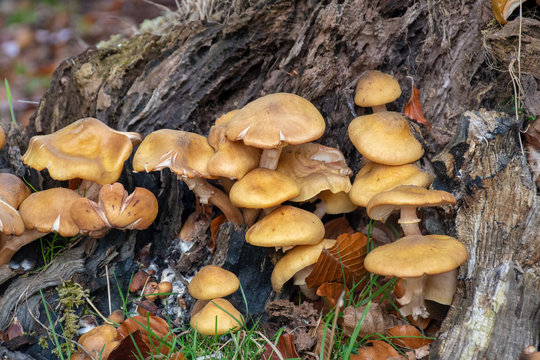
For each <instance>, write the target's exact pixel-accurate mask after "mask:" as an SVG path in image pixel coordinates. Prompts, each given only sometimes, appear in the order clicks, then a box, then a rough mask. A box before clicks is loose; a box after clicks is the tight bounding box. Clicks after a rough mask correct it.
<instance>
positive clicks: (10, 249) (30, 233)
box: [0, 230, 47, 265]
mask: <svg viewBox="0 0 540 360" xmlns="http://www.w3.org/2000/svg"><path fill="white" fill-rule="evenodd" d="M45 235H47V233H42V232H40V231H37V230H26V231H25V232H24V233H23V234H22V235H19V236H14V235H11V236H10V235H6V234H0V265H5V264H9V262H10V261H11V258H12V257H13V255H15V253H16V252H17V251H19V249H20V248H22V247H23V246H25V245H27V244H30V243H31V242H32V241H34V240H37V239H39V238H40V237H42V236H45Z"/></svg>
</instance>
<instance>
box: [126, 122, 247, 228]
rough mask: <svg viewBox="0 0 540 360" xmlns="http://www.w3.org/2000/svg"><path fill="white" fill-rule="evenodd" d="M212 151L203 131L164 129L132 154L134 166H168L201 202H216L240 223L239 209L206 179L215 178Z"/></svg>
mask: <svg viewBox="0 0 540 360" xmlns="http://www.w3.org/2000/svg"><path fill="white" fill-rule="evenodd" d="M213 154H214V150H213V149H212V147H211V146H210V145H209V144H208V141H207V139H206V137H204V136H202V135H198V134H195V133H190V132H186V131H181V130H171V129H162V130H157V131H154V132H152V133H151V134H149V135H147V136H146V137H145V138H144V140H143V142H142V143H141V145H140V146H139V148H138V149H137V151H136V152H135V156H134V157H133V169H134V170H135V171H146V172H150V171H156V170H161V169H164V168H166V167H167V168H169V169H170V170H171V171H172V172H174V173H175V174H176V175H177V176H178V179H180V180H182V181H183V182H184V183H185V184H186V185H187V186H188V188H189V189H190V190H191V191H193V192H194V193H195V195H196V196H197V197H198V198H199V201H200V202H201V203H203V204H208V203H211V204H213V205H215V206H217V207H218V208H219V209H220V210H221V211H222V212H223V214H224V215H225V216H226V217H227V219H228V220H229V221H230V222H232V223H235V224H241V223H243V221H244V219H243V217H242V213H241V212H240V210H238V208H236V207H235V206H233V205H232V204H231V202H230V200H229V197H228V196H227V195H226V194H225V193H224V192H223V191H221V190H219V189H218V188H217V187H215V186H213V185H211V184H209V183H208V182H207V181H206V180H205V178H213V176H212V175H210V173H209V172H208V167H207V164H208V159H209V158H210V157H211V156H212V155H213Z"/></svg>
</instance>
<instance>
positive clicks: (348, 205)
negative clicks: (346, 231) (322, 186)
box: [313, 190, 357, 219]
mask: <svg viewBox="0 0 540 360" xmlns="http://www.w3.org/2000/svg"><path fill="white" fill-rule="evenodd" d="M317 197H318V198H319V199H320V200H321V201H320V202H319V203H318V204H317V205H316V208H315V210H314V211H313V214H315V215H317V216H318V217H319V218H320V219H322V217H323V216H324V215H325V214H329V215H337V214H346V213H350V212H352V211H354V210H355V209H356V207H357V206H356V205H355V204H353V202H352V201H351V199H350V198H349V194H347V193H346V192H344V191H340V192H337V193H335V194H334V193H333V192H331V191H330V190H325V191H321V192H320V193H319V195H317Z"/></svg>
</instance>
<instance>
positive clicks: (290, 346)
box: [261, 334, 300, 360]
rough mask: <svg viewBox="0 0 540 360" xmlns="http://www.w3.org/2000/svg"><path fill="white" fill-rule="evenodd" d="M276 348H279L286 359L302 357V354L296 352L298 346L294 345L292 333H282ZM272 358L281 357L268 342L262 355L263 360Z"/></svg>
mask: <svg viewBox="0 0 540 360" xmlns="http://www.w3.org/2000/svg"><path fill="white" fill-rule="evenodd" d="M276 348H277V349H278V350H279V352H280V353H281V355H282V356H283V358H284V359H292V358H299V357H300V355H298V353H297V352H296V348H295V347H294V336H293V335H291V334H281V336H280V337H279V340H278V342H277V344H276ZM271 359H273V360H275V359H279V357H278V356H277V355H276V351H275V350H274V349H273V348H272V347H271V346H270V344H266V345H265V346H264V354H263V355H262V357H261V360H271Z"/></svg>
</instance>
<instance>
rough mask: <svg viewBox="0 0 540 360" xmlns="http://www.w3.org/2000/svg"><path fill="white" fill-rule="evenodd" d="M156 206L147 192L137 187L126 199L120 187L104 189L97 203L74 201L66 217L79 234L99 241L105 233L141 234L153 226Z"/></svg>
mask: <svg viewBox="0 0 540 360" xmlns="http://www.w3.org/2000/svg"><path fill="white" fill-rule="evenodd" d="M157 213H158V202H157V199H156V197H155V196H154V194H152V192H151V191H149V190H147V189H145V188H140V187H137V188H135V190H134V191H133V192H132V193H131V194H130V195H128V192H127V191H126V190H125V189H124V186H123V185H122V184H120V183H114V184H110V185H104V186H103V187H102V188H101V190H100V191H99V196H98V201H97V202H96V201H93V200H90V199H87V198H80V199H78V200H75V201H74V203H73V205H72V206H71V209H70V215H71V218H72V219H73V221H74V222H75V223H76V224H77V226H78V227H79V229H80V230H81V231H82V232H85V233H89V235H90V236H93V237H101V236H102V235H103V234H104V233H105V232H107V231H108V230H109V229H112V228H114V229H120V230H127V229H129V230H143V229H146V228H148V227H149V226H150V225H151V224H152V222H154V220H155V218H156V216H157Z"/></svg>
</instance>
